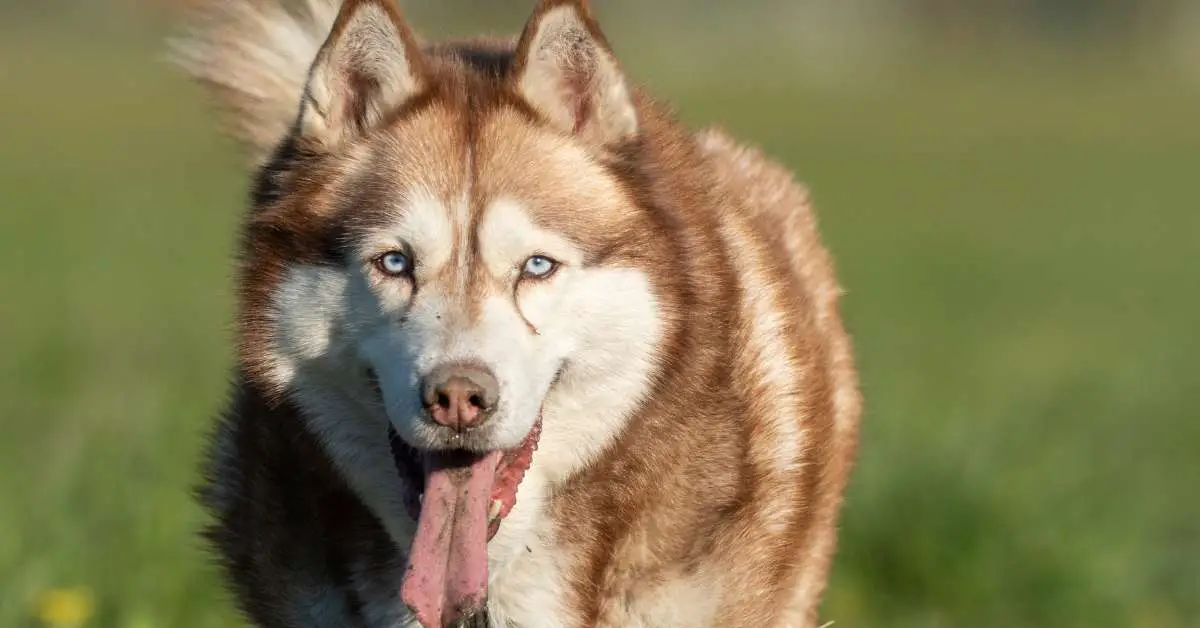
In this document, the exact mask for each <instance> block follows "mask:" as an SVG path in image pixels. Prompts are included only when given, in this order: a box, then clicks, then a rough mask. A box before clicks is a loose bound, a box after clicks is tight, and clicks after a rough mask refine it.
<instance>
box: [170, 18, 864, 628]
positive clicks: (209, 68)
mask: <svg viewBox="0 0 1200 628" xmlns="http://www.w3.org/2000/svg"><path fill="white" fill-rule="evenodd" d="M281 1H282V0H233V1H230V2H224V3H214V4H213V8H212V9H210V10H207V11H205V12H203V13H202V15H201V17H199V18H198V19H197V21H196V22H195V24H196V25H197V26H196V27H195V28H194V29H192V31H191V32H190V34H189V35H188V36H186V37H184V38H183V39H181V40H180V41H179V42H178V44H177V51H178V53H179V57H180V58H181V60H182V61H183V63H184V66H185V68H186V69H188V70H189V71H190V72H191V73H193V75H195V76H197V77H198V78H199V79H200V80H201V81H202V82H204V83H205V84H206V85H209V86H211V87H213V89H214V93H215V95H216V96H217V97H218V100H219V102H221V104H222V105H223V106H224V108H225V109H226V110H227V111H229V112H231V114H232V115H231V117H230V118H229V119H228V120H227V124H228V129H229V131H230V132H231V133H233V134H234V135H235V136H236V137H238V138H239V139H241V140H242V142H243V144H244V146H245V147H246V148H247V150H248V152H249V153H250V154H251V155H252V156H253V157H254V159H255V163H256V164H261V168H260V169H259V171H258V173H257V175H256V185H255V191H254V195H253V196H254V198H253V206H252V208H251V211H250V212H249V214H248V215H247V218H246V221H245V224H244V228H243V240H242V242H243V246H242V251H241V255H240V266H239V277H238V290H239V310H238V340H239V344H238V367H237V371H236V374H235V377H234V381H235V387H234V393H233V400H232V402H231V404H230V408H229V410H228V411H227V412H226V414H225V416H224V418H223V420H222V421H221V422H220V424H219V426H218V429H217V432H216V436H215V438H214V442H213V446H212V448H211V450H210V456H209V466H208V476H207V482H206V484H205V488H204V491H203V497H204V500H205V504H206V506H207V507H208V508H209V510H210V511H211V512H212V513H213V515H214V518H215V522H214V524H213V525H212V527H211V528H210V530H209V537H210V539H211V540H212V542H213V547H214V548H215V550H216V551H217V554H218V556H219V557H220V558H221V560H222V562H223V563H224V565H225V567H226V574H227V576H228V578H229V581H230V585H231V589H232V590H233V591H234V593H235V594H236V596H237V601H238V603H239V605H240V607H241V608H242V610H243V611H245V613H246V614H247V616H248V617H250V618H251V619H253V620H254V621H255V622H256V623H258V624H260V625H264V626H297V627H299V626H312V625H318V626H324V625H329V626H353V625H364V626H371V627H375V626H408V625H412V620H411V619H410V618H409V617H408V615H407V611H406V610H405V609H404V608H403V605H402V604H401V603H400V601H399V583H400V579H401V577H402V573H403V567H404V558H403V556H404V552H405V551H406V550H407V547H408V544H409V542H410V541H411V538H412V535H413V531H414V522H413V521H412V520H411V519H410V518H409V516H408V514H407V511H406V509H405V505H404V501H403V498H404V495H405V491H406V487H405V484H404V480H403V479H402V478H401V477H400V475H399V473H398V471H397V469H396V467H395V464H394V461H393V457H392V452H391V448H390V444H389V442H388V439H387V432H388V428H389V426H390V427H392V428H394V429H395V431H396V432H397V433H398V434H399V435H400V437H401V438H403V439H404V440H405V441H406V442H407V443H409V444H410V445H412V446H415V447H417V448H419V449H425V450H430V449H445V448H469V449H473V450H476V451H481V452H482V451H488V450H494V449H506V448H511V447H514V446H516V445H517V444H518V443H520V442H521V441H522V440H523V439H524V438H525V437H526V436H527V435H528V434H529V433H530V430H531V429H532V428H533V426H534V424H535V423H536V422H537V421H538V420H539V419H540V420H541V421H542V433H541V438H540V441H539V442H538V448H537V451H536V453H535V455H534V459H533V463H532V466H531V467H530V469H529V471H528V472H527V474H526V476H525V478H524V480H523V482H522V483H521V484H520V487H519V490H518V497H517V502H516V506H515V508H514V509H513V511H512V512H511V513H510V514H509V515H508V516H507V518H506V519H505V520H504V522H503V524H502V525H501V527H500V531H499V533H498V535H497V536H496V537H495V538H494V539H493V540H492V542H491V543H490V545H489V570H490V575H491V581H490V585H489V601H488V609H489V615H490V619H491V622H492V625H494V626H521V627H522V628H539V627H546V628H550V627H552V626H553V627H561V626H647V627H648V626H663V627H666V626H680V625H687V626H789V627H790V626H803V627H812V626H815V625H817V624H818V622H817V613H816V609H817V605H818V603H819V601H820V598H821V595H822V593H823V591H824V588H825V583H826V581H827V579H828V573H829V566H830V561H831V557H832V555H833V552H834V549H835V546H836V543H835V540H836V521H837V515H838V511H839V509H840V503H841V499H842V493H843V491H844V487H845V482H846V479H847V477H848V474H849V471H850V467H851V464H852V460H853V455H854V451H855V447H856V445H855V443H856V439H857V424H858V417H859V413H860V407H859V406H860V401H859V394H858V383H857V378H856V375H855V371H854V364H853V358H852V351H851V347H850V341H849V339H848V337H847V335H846V333H845V331H844V330H843V328H842V324H841V321H840V318H839V314H838V300H839V298H840V294H841V291H840V288H839V286H838V284H837V282H836V279H835V277H834V271H833V267H832V264H831V261H830V258H829V255H828V253H827V252H826V251H825V249H824V248H823V247H822V246H821V244H820V242H819V238H818V235H817V230H816V224H815V219H814V217H813V214H812V212H811V209H810V205H809V197H808V193H807V191H806V190H804V189H803V188H802V187H801V186H799V185H798V184H796V183H795V182H794V181H793V179H792V177H791V175H790V173H788V172H787V171H786V170H785V169H784V168H782V167H781V166H779V165H778V164H776V163H774V162H772V161H771V160H770V159H768V158H767V157H766V156H764V155H763V154H762V153H760V152H758V151H756V150H753V149H750V148H747V147H744V146H742V145H740V144H739V143H737V142H736V141H734V140H733V139H732V138H730V137H729V136H727V135H726V134H724V133H722V132H720V131H715V130H709V131H704V132H701V133H700V134H692V133H690V132H688V131H686V130H685V129H683V128H682V127H681V126H680V125H678V124H677V123H676V122H674V121H673V120H672V119H671V118H670V117H669V116H668V115H666V114H665V113H664V112H663V110H662V109H661V108H659V107H658V106H657V105H656V104H655V103H654V102H653V101H652V100H650V99H649V98H648V97H647V96H645V95H644V94H643V93H642V92H641V91H639V90H637V89H634V88H633V87H632V86H631V84H630V83H629V81H628V79H627V78H626V77H625V76H624V74H623V73H622V72H621V69H620V65H619V63H618V62H617V60H616V57H615V55H613V53H612V51H611V49H610V48H609V46H608V44H607V42H606V40H605V39H604V37H603V35H602V33H601V32H600V30H599V28H598V26H597V24H596V22H595V20H594V18H593V16H592V13H591V10H590V9H589V8H588V7H587V5H586V3H585V2H582V1H579V0H574V1H572V0H544V1H543V2H541V3H540V4H539V6H538V7H537V9H536V11H535V13H534V16H533V17H532V18H531V19H530V20H529V23H528V25H527V27H526V29H525V31H524V33H523V34H522V36H521V37H520V38H519V39H518V40H516V41H509V42H504V41H495V42H493V41H476V42H466V43H449V44H441V45H437V46H422V45H420V44H419V43H418V41H417V39H416V37H415V35H414V34H413V33H412V32H411V30H410V29H409V27H408V25H407V24H406V23H405V22H404V20H403V18H402V17H401V15H400V13H399V11H398V10H397V9H396V8H395V7H394V6H393V5H392V4H390V2H388V1H386V0H350V1H348V2H346V3H345V5H344V6H342V7H341V9H340V11H339V10H338V7H337V6H335V5H336V4H337V3H335V2H333V1H332V0H309V1H308V2H307V4H305V5H304V6H303V7H301V9H302V10H300V11H298V12H289V11H284V10H283V9H281V8H280V6H279V5H278V4H276V3H277V2H281ZM392 251H399V252H402V253H403V254H405V255H406V256H408V258H409V260H410V261H411V263H412V264H413V269H412V272H411V274H409V275H395V274H391V273H386V272H383V271H381V270H380V268H379V266H378V263H377V262H378V260H379V259H380V257H381V256H383V255H385V254H387V253H388V252H392ZM535 255H538V256H544V257H547V258H549V259H551V260H553V261H554V262H555V263H556V267H555V269H554V271H553V272H552V273H550V274H548V275H546V276H544V277H531V276H528V275H524V274H523V273H522V270H523V268H524V267H525V264H526V262H527V260H528V259H529V258H530V257H531V256H535ZM458 362H467V363H471V364H474V365H478V366H481V367H484V368H486V369H488V370H489V371H491V372H492V373H493V374H494V375H495V377H496V380H497V382H498V384H499V393H500V394H499V402H498V404H497V406H496V408H495V410H494V413H493V414H492V415H491V416H490V418H489V420H488V421H487V422H486V423H485V424H484V426H483V427H481V428H479V429H478V430H475V431H472V432H470V433H467V434H465V435H458V434H455V433H453V432H451V431H449V430H448V429H447V428H445V427H441V426H438V425H435V424H434V423H433V422H432V421H430V420H429V419H428V418H427V417H426V415H425V412H424V411H423V408H422V405H421V401H420V396H419V391H420V382H421V378H422V377H423V376H425V375H426V374H428V373H430V372H431V371H432V370H433V369H435V368H437V367H439V366H442V365H445V364H449V363H458ZM376 381H377V382H378V385H379V388H380V390H381V393H382V394H381V395H377V394H376V391H375V388H374V386H375V383H376Z"/></svg>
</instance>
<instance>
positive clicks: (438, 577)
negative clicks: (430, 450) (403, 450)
mask: <svg viewBox="0 0 1200 628" xmlns="http://www.w3.org/2000/svg"><path fill="white" fill-rule="evenodd" d="M501 456H502V454H501V453H500V452H492V453H489V454H487V455H486V456H482V457H479V456H475V457H470V458H468V457H467V456H466V455H465V454H461V453H451V454H429V455H428V458H427V462H426V480H425V497H424V498H423V500H422V502H421V517H420V520H419V521H418V522H417V536H416V538H414V539H413V544H412V550H411V551H410V553H409V557H408V571H407V572H406V573H405V576H404V584H403V586H402V587H401V589H400V596H401V598H402V599H403V600H404V603H405V604H407V605H408V607H409V608H410V609H411V610H412V612H413V614H414V615H415V616H416V619H417V621H419V622H421V625H422V626H424V627H425V628H442V626H444V625H450V624H452V623H453V622H456V621H459V620H462V619H466V618H468V617H470V616H471V615H473V614H475V613H476V612H479V611H482V610H483V608H484V605H485V604H486V603H487V541H488V508H489V507H490V505H491V504H490V502H491V494H492V484H493V482H494V480H495V476H496V466H497V465H498V464H499V462H500V458H501Z"/></svg>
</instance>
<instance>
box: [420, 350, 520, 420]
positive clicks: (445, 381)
mask: <svg viewBox="0 0 1200 628" xmlns="http://www.w3.org/2000/svg"><path fill="white" fill-rule="evenodd" d="M499 396H500V385H499V384H498V383H497V382H496V377H495V376H494V375H492V374H491V372H490V371H488V370H487V369H486V368H483V367H481V366H478V365H474V364H445V365H442V366H439V367H437V368H436V369H434V370H433V371H432V372H431V373H429V375H427V376H425V378H424V380H423V381H422V384H421V397H422V400H423V401H424V402H425V409H426V411H428V412H429V417H430V418H431V419H433V421H434V423H437V424H438V425H444V426H446V427H449V428H451V429H455V430H460V431H461V430H467V429H471V428H475V427H479V426H480V425H482V424H483V422H484V421H486V420H487V418H488V417H489V416H491V414H492V411H493V410H495V408H496V402H497V401H499Z"/></svg>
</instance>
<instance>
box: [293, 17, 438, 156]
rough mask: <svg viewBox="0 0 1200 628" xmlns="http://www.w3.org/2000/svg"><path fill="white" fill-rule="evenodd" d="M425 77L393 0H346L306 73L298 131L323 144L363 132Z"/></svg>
mask: <svg viewBox="0 0 1200 628" xmlns="http://www.w3.org/2000/svg"><path fill="white" fill-rule="evenodd" d="M426 76H427V75H426V66H425V58H424V56H423V55H422V53H421V50H420V47H419V46H418V44H417V42H416V38H415V37H414V36H413V33H412V30H411V29H409V27H408V25H407V24H405V22H404V18H403V17H402V16H401V15H400V10H399V9H398V8H397V7H396V5H395V0H346V2H345V3H344V4H343V5H342V9H341V12H340V13H338V17H337V20H336V21H335V22H334V25H333V29H332V31H331V32H330V35H329V38H328V39H327V40H326V41H325V44H324V45H323V46H322V47H321V51H320V52H319V53H318V54H317V59H316V61H315V62H314V63H313V66H312V69H311V70H310V72H309V78H308V84H307V86H306V87H305V90H304V106H303V111H302V113H301V132H302V133H303V134H304V135H306V136H309V137H313V138H315V139H317V140H319V141H321V142H322V143H324V144H326V145H333V144H336V143H337V142H339V141H341V140H342V139H344V138H346V137H353V136H354V135H357V134H361V133H364V132H366V131H367V130H369V129H370V128H371V127H373V126H374V125H376V124H378V123H379V122H380V120H382V119H383V117H384V116H385V115H386V114H387V113H388V112H389V111H390V110H392V109H395V108H396V107H398V106H400V105H402V104H404V103H405V102H406V101H407V100H408V99H410V98H412V97H413V96H415V95H416V94H417V93H419V92H420V91H421V89H422V88H424V87H425V83H426Z"/></svg>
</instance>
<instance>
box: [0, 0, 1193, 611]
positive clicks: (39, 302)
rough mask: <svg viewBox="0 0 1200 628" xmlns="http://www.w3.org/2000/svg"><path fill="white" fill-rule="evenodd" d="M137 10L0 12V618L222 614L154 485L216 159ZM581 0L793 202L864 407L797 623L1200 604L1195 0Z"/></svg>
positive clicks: (208, 344) (189, 342)
mask: <svg viewBox="0 0 1200 628" xmlns="http://www.w3.org/2000/svg"><path fill="white" fill-rule="evenodd" d="M167 4H169V3H168V2H167V1H166V0H159V1H157V2H155V1H152V0H139V1H137V2H134V0H127V1H125V2H121V1H120V0H103V1H100V0H95V1H91V2H81V1H71V0H56V1H55V2H46V3H21V4H18V3H15V2H12V1H11V0H0V267H2V268H3V270H2V271H0V294H2V295H4V296H3V297H0V626H37V625H41V624H40V623H39V620H38V619H36V614H37V613H36V611H35V609H34V604H35V602H36V600H37V599H38V598H39V596H40V595H42V594H43V593H45V592H46V591H52V590H56V589H61V588H70V587H82V588H84V589H85V590H87V591H90V592H91V594H92V595H93V596H94V604H95V607H94V611H93V612H92V613H91V617H90V619H89V620H88V622H87V625H89V626H113V627H119V628H125V627H128V628H153V627H167V626H170V627H174V626H181V627H193V626H194V627H204V626H213V627H216V626H230V625H236V619H235V617H234V615H233V614H232V612H231V611H230V607H229V604H228V600H227V599H226V597H225V596H224V595H223V593H222V592H221V590H220V588H219V586H218V584H217V582H216V580H215V574H214V572H213V570H212V569H211V568H210V567H209V566H208V565H207V563H206V559H205V556H204V554H203V553H202V552H201V551H200V549H199V545H198V543H197V542H196V541H195V540H194V536H193V533H194V531H195V529H196V528H197V526H198V525H199V524H200V522H201V520H202V519H201V515H200V513H199V511H198V509H197V508H196V506H195V505H194V504H193V503H192V502H191V500H190V497H189V492H188V490H189V488H190V486H191V484H192V483H193V482H194V479H195V476H194V472H195V468H196V467H195V465H196V461H197V455H198V453H199V448H200V446H201V442H202V440H201V439H202V437H203V434H204V433H205V431H206V430H207V429H208V425H209V423H210V421H211V417H212V415H213V413H214V412H215V411H216V410H217V409H218V407H219V406H220V403H221V400H222V394H223V392H224V385H225V377H226V368H227V366H228V365H229V363H230V352H231V350H230V334H229V317H230V311H231V300H230V293H231V285H230V270H231V268H232V264H231V259H230V255H231V252H232V246H233V243H234V232H235V228H236V222H237V219H238V216H239V213H240V212H241V211H242V200H243V195H244V193H245V187H246V176H245V174H244V173H243V172H242V171H241V161H240V158H239V157H238V155H237V153H236V152H235V150H234V148H233V146H232V145H231V144H230V143H229V142H227V141H225V140H223V139H221V138H220V137H219V136H218V134H217V132H216V129H215V127H214V125H213V122H212V118H211V116H210V115H209V113H208V111H207V110H206V109H205V105H204V102H203V99H202V97H201V95H200V93H199V92H198V91H197V90H196V89H195V88H193V87H191V86H190V85H188V84H187V83H185V82H184V81H183V80H182V79H181V78H180V77H179V76H177V75H175V74H173V73H172V71H171V70H170V69H169V68H167V67H166V66H165V64H163V63H162V62H161V52H162V48H161V44H160V40H161V37H162V36H163V35H164V34H165V33H166V32H167V26H168V24H169V21H168V17H169V15H168V12H167V11H166V9H167V8H168V7H167V6H166V5H167ZM405 4H406V8H407V9H408V11H409V13H410V15H411V17H412V18H413V20H414V21H415V22H416V23H417V25H418V28H419V29H420V30H422V31H423V32H424V33H426V34H428V35H431V36H432V35H444V34H465V33H471V32H474V31H475V30H476V29H477V28H484V29H485V30H488V31H494V32H515V31H516V30H517V29H518V28H519V27H520V24H521V23H522V22H523V20H524V17H525V14H526V11H527V10H528V6H527V5H528V4H531V3H526V2H516V1H514V0H508V1H504V2H496V1H490V2H485V1H483V0H474V1H469V0H454V1H453V2H451V1H449V0H447V1H445V2H441V3H434V2H432V1H431V0H424V1H422V0H409V1H407V2H406V3H405ZM595 5H596V6H597V8H598V10H599V11H600V13H601V17H602V19H603V20H604V21H605V24H606V27H607V30H608V32H609V35H610V38H611V39H612V40H613V42H614V45H615V46H616V47H617V50H618V52H619V53H620V54H621V55H622V57H623V59H624V61H625V63H626V65H627V66H628V69H629V72H630V73H631V74H632V75H633V76H634V77H635V78H636V79H638V80H640V81H643V82H645V83H648V84H649V85H651V86H652V87H653V88H654V89H655V91H657V92H658V93H659V94H661V95H663V96H665V97H668V98H670V99H672V100H673V101H674V102H675V103H676V104H678V106H679V107H680V109H681V111H682V113H683V115H684V117H685V118H687V119H688V120H689V121H691V122H695V123H697V124H702V123H711V122H720V123H723V124H724V125H725V126H727V127H728V128H730V129H731V130H733V131H734V132H736V133H737V134H739V135H740V136H741V137H743V138H744V139H746V140H748V141H752V142H755V143H758V144H761V145H763V146H764V147H765V148H766V149H767V150H768V151H769V152H771V153H772V154H773V155H775V156H777V157H779V158H780V159H783V160H784V161H786V162H787V163H788V164H789V165H791V166H792V167H794V168H795V169H796V170H797V172H798V173H799V176H800V177H801V178H802V179H803V180H804V181H806V182H807V183H808V184H809V185H810V186H811V187H812V189H813V191H814V194H815V198H816V200H817V203H818V209H819V211H820V216H821V220H822V226H823V231H824V237H825V238H826V241H827V243H828V244H829V245H830V246H831V248H832V249H833V251H834V254H835V256H836V258H837V260H838V264H839V271H840V273H841V277H842V280H843V283H844V284H845V285H846V287H847V288H848V290H849V294H848V296H847V297H846V300H845V306H844V307H845V313H846V316H847V318H848V321H849V324H850V327H851V329H852V331H853V333H854V335H855V338H856V343H857V351H858V356H859V360H860V364H861V369H862V372H863V382H864V389H865V393H866V399H867V413H866V417H865V423H864V428H863V447H862V452H861V458H860V463H859V467H858V470H857V472H856V474H855V476H854V478H853V483H852V487H851V489H850V491H849V495H848V498H847V499H848V501H847V505H846V510H845V516H844V519H843V532H842V536H841V542H840V543H841V552H840V554H839V558H838V561H837V566H836V571H835V577H834V581H833V584H832V587H831V590H830V592H829V595H828V598H827V603H826V604H825V607H824V613H823V615H824V617H825V619H826V620H829V621H834V622H836V623H835V624H834V625H835V626H838V627H858V626H868V627H876V626H879V627H890V626H901V627H904V626H913V627H917V626H920V627H949V626H955V627H957V626H1017V625H1020V626H1053V627H1055V628H1065V627H1070V626H1080V627H1083V626H1088V627H1091V626H1114V627H1117V626H1121V627H1124V626H1131V627H1137V628H1151V627H1153V628H1157V627H1162V628H1170V627H1184V626H1200V500H1198V498H1200V455H1198V454H1197V446H1198V445H1200V420H1198V419H1200V416H1197V410H1196V405H1195V402H1196V394H1197V392H1198V391H1200V371H1198V369H1197V367H1196V363H1195V356H1196V355H1198V354H1200V334H1198V333H1197V332H1196V326H1197V322H1198V321H1200V276H1198V272H1197V271H1198V270H1200V255H1198V254H1200V202H1198V200H1197V199H1198V194H1197V182H1198V181H1200V9H1198V8H1197V6H1200V5H1196V4H1195V3H1194V1H1193V0H1181V1H1179V2H1172V1H1171V0H1162V1H1160V2H1141V3H1139V2H1102V1H1100V0H1096V1H1094V2H1090V3H1089V2H1069V1H1066V0H1060V1H1058V2H1053V1H1050V0H1023V1H1017V0H1009V1H1007V2H1002V1H984V0H980V1H978V2H976V3H955V2H943V1H939V0H896V1H891V2H889V1H885V0H844V1H842V2H837V1H836V0H794V1H791V2H784V1H772V0H754V1H748V2H742V3H737V4H735V3H728V2H726V3H721V2H683V1H682V0H661V1H659V2H655V3H641V5H640V6H639V3H637V2H635V1H633V0H595Z"/></svg>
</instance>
